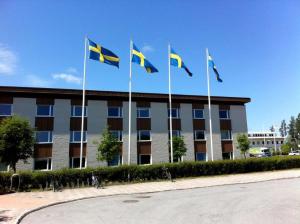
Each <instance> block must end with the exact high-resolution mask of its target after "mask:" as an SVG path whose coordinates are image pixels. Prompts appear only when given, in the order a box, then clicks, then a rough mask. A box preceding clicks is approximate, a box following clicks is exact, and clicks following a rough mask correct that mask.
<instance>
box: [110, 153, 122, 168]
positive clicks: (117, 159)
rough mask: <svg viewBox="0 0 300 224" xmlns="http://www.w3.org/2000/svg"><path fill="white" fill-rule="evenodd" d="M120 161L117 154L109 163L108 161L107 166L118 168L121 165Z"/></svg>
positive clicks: (119, 156)
mask: <svg viewBox="0 0 300 224" xmlns="http://www.w3.org/2000/svg"><path fill="white" fill-rule="evenodd" d="M121 161H122V158H121V155H119V154H117V155H115V156H114V158H113V159H112V160H111V161H108V166H118V165H119V164H121Z"/></svg>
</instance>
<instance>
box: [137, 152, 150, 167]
mask: <svg viewBox="0 0 300 224" xmlns="http://www.w3.org/2000/svg"><path fill="white" fill-rule="evenodd" d="M139 164H141V165H145V164H151V155H149V154H140V155H139Z"/></svg>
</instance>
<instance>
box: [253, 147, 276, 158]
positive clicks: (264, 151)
mask: <svg viewBox="0 0 300 224" xmlns="http://www.w3.org/2000/svg"><path fill="white" fill-rule="evenodd" d="M249 156H250V157H257V158H262V157H270V156H272V154H271V150H270V149H269V148H266V147H259V148H251V149H250V150H249Z"/></svg>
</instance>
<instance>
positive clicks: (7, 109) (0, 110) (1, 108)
mask: <svg viewBox="0 0 300 224" xmlns="http://www.w3.org/2000/svg"><path fill="white" fill-rule="evenodd" d="M11 114H12V105H11V104H0V116H11Z"/></svg>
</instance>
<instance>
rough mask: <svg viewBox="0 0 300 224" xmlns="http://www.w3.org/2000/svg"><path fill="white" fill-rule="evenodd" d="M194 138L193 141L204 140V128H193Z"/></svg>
mask: <svg viewBox="0 0 300 224" xmlns="http://www.w3.org/2000/svg"><path fill="white" fill-rule="evenodd" d="M194 140H195V141H197V140H198V141H199V140H200V141H201V140H205V132H204V130H195V131H194Z"/></svg>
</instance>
